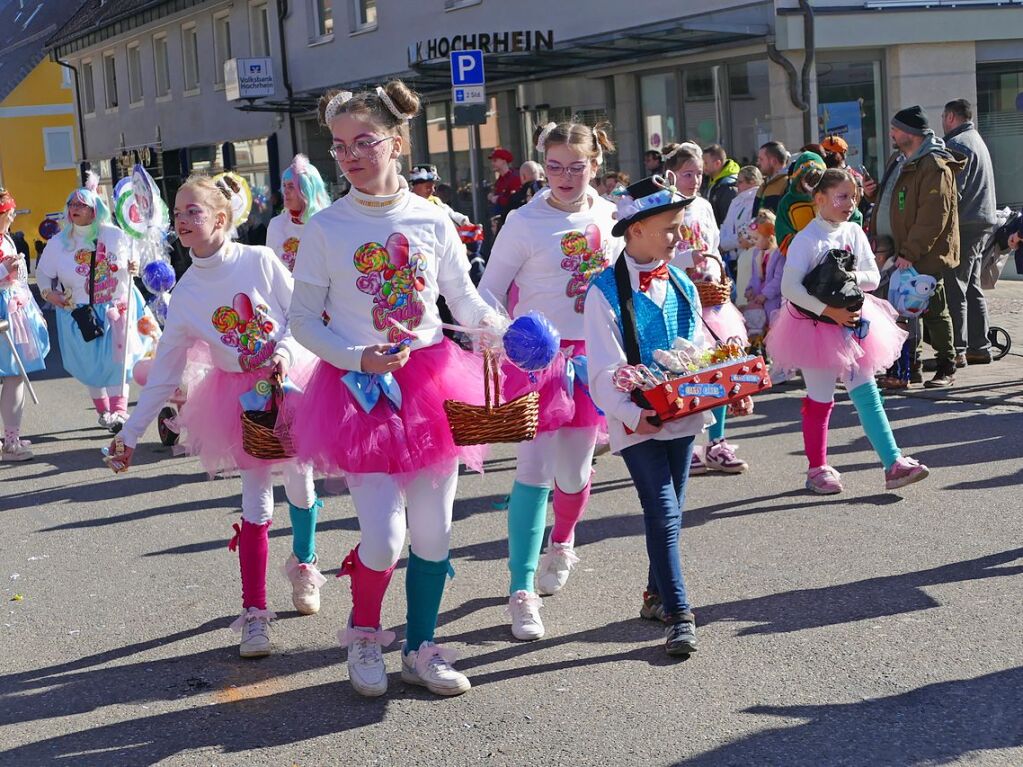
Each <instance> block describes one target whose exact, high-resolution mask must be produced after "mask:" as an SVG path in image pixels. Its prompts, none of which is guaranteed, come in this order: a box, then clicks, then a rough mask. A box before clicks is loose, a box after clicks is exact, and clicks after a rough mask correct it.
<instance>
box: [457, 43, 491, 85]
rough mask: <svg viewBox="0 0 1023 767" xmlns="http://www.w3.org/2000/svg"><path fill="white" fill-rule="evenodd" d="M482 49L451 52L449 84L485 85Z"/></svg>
mask: <svg viewBox="0 0 1023 767" xmlns="http://www.w3.org/2000/svg"><path fill="white" fill-rule="evenodd" d="M485 84H486V77H485V76H484V73H483V51H452V52H451V85H452V86H455V87H457V86H463V85H485Z"/></svg>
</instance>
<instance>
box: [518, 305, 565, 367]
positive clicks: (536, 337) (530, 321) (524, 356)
mask: <svg viewBox="0 0 1023 767" xmlns="http://www.w3.org/2000/svg"><path fill="white" fill-rule="evenodd" d="M560 345H561V334H559V333H558V330H557V328H555V327H554V326H553V325H552V324H551V323H550V321H549V320H548V319H547V318H546V317H544V316H543V315H542V314H540V313H539V312H529V314H524V315H522V316H521V317H519V318H518V319H517V320H515V321H514V322H513V323H512V324H511V325H510V326H509V327H508V330H507V331H506V332H505V334H504V353H505V355H506V356H507V357H508V359H509V361H510V362H511V363H512V364H513V365H515V367H517V368H518V369H519V370H522V371H525V372H527V373H528V372H531V371H535V370H543V369H544V368H546V367H548V366H549V365H550V364H551V363H552V362H553V361H554V357H555V355H557V353H558V349H559V347H560Z"/></svg>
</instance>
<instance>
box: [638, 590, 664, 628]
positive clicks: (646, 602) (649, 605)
mask: <svg viewBox="0 0 1023 767" xmlns="http://www.w3.org/2000/svg"><path fill="white" fill-rule="evenodd" d="M639 617H640V618H642V619H643V620H647V621H661V622H662V623H663V622H664V605H663V604H661V597H660V595H658V594H651V593H650V592H649V591H644V592H643V606H642V607H641V608H639Z"/></svg>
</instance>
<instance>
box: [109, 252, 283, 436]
mask: <svg viewBox="0 0 1023 767" xmlns="http://www.w3.org/2000/svg"><path fill="white" fill-rule="evenodd" d="M292 284H293V283H292V280H291V275H290V274H288V270H287V269H286V268H285V266H284V264H283V263H281V261H280V259H278V258H277V256H276V255H275V254H274V252H273V251H272V250H270V249H269V248H266V247H262V246H256V245H242V244H240V243H236V242H227V243H224V246H223V247H222V248H221V249H220V250H218V251H217V252H216V253H214V254H213V255H212V256H209V257H208V258H195V257H194V256H193V258H192V267H191V268H190V269H189V270H188V271H187V272H185V275H184V276H183V277H182V278H181V281H180V282H178V284H177V287H176V288H175V289H174V299H173V300H172V301H171V302H170V309H169V310H168V312H167V323H166V327H164V330H163V335H162V336H161V338H160V343H159V345H158V346H157V349H156V358H155V359H154V361H153V367H152V369H151V371H150V373H149V380H148V381H147V382H146V386H145V388H143V390H142V394H141V395H139V399H138V404H136V406H135V409H134V410H133V411H132V413H131V417H130V418H129V419H128V421H127V423H125V424H124V427H123V428H122V429H121V437H122V438H123V439H124V444H126V445H127V446H128V447H135V445H136V444H137V443H138V440H139V439H140V438H141V437H142V434H143V433H144V432H145V430H146V427H148V426H149V424H150V423H151V422H152V420H153V419H154V418H155V417H156V415H157V413H159V412H160V408H161V407H163V405H164V403H165V402H166V401H167V400H168V399H169V398H170V396H171V395H172V394H173V393H174V389H175V388H177V386H178V384H180V383H181V376H182V374H183V373H184V370H185V364H186V363H187V362H188V350H189V349H190V348H191V347H192V345H193V344H195V343H196V342H198V341H204V342H205V343H206V344H207V345H208V346H209V348H210V356H211V358H212V361H213V365H214V366H215V367H217V368H219V369H220V370H226V371H228V372H242V371H246V370H254V369H256V368H259V367H263V366H266V365H269V364H270V361H271V358H272V357H273V356H280V357H282V358H283V359H284V360H285V361H287V362H288V363H291V362H292V361H293V360H294V358H295V352H296V347H297V342H296V341H295V339H294V338H292V336H291V330H290V328H289V324H288V308H289V306H290V304H291V292H292Z"/></svg>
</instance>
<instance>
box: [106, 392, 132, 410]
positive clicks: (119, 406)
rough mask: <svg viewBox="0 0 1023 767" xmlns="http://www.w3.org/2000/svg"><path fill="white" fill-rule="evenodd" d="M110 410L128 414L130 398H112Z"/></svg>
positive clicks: (118, 396)
mask: <svg viewBox="0 0 1023 767" xmlns="http://www.w3.org/2000/svg"><path fill="white" fill-rule="evenodd" d="M110 410H111V412H114V413H122V414H127V413H128V398H127V397H124V396H121V395H117V396H114V397H111V398H110Z"/></svg>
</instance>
